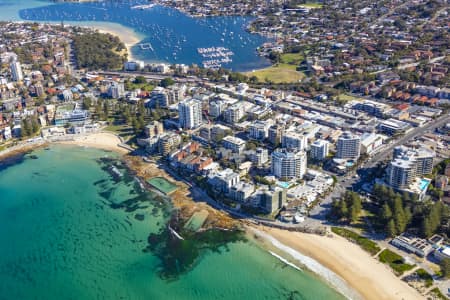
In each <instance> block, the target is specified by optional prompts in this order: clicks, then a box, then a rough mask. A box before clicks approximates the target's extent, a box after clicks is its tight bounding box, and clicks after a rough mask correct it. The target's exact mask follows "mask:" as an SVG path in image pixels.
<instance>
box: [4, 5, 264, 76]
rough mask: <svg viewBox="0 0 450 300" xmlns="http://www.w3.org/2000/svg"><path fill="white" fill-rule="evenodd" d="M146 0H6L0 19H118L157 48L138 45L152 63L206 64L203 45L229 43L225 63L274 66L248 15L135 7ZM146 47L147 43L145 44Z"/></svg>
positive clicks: (239, 67)
mask: <svg viewBox="0 0 450 300" xmlns="http://www.w3.org/2000/svg"><path fill="white" fill-rule="evenodd" d="M143 3H148V1H144V0H127V1H123V0H122V1H117V0H109V1H108V0H106V1H98V2H87V3H53V2H51V1H45V0H0V8H1V10H0V20H27V21H41V22H61V21H64V22H67V23H70V22H77V24H83V23H84V24H86V25H89V24H90V23H92V22H102V23H105V22H107V23H116V24H121V25H123V26H126V27H129V28H131V29H133V30H134V31H136V33H138V34H139V36H142V37H143V39H142V41H141V42H140V43H150V44H151V45H152V49H146V50H143V49H141V47H140V46H139V44H138V45H135V46H134V47H132V49H131V51H132V54H133V57H135V58H136V59H141V60H144V61H147V62H161V61H162V62H169V63H184V64H192V63H197V64H201V62H202V60H203V58H202V57H201V56H200V54H198V52H197V48H205V47H226V48H228V49H230V50H231V51H232V52H234V54H235V55H234V56H232V57H231V58H232V59H233V61H232V62H230V63H227V64H223V67H226V68H231V69H233V70H236V71H248V70H252V69H257V68H262V67H266V66H269V65H270V63H269V61H268V60H267V59H265V58H263V57H260V56H258V55H257V53H256V48H257V47H258V46H260V45H261V44H262V43H264V42H266V41H267V39H266V38H264V37H262V36H260V35H257V34H250V33H248V32H247V31H246V30H245V27H246V26H247V25H248V23H249V22H250V20H251V19H250V18H248V17H205V18H191V17H188V16H186V15H184V14H183V13H180V12H179V11H177V10H174V9H170V8H165V7H161V6H155V7H153V8H151V9H144V10H141V9H132V7H134V6H136V5H139V4H143ZM145 48H146V47H144V49H145Z"/></svg>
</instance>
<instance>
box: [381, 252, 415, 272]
mask: <svg viewBox="0 0 450 300" xmlns="http://www.w3.org/2000/svg"><path fill="white" fill-rule="evenodd" d="M378 258H379V259H380V261H381V262H382V263H385V264H388V265H389V266H390V267H391V268H392V269H393V270H394V272H395V273H396V274H397V275H402V274H403V273H404V272H406V271H409V270H411V269H412V268H414V266H415V265H410V264H405V263H404V262H403V257H401V256H400V255H398V254H397V253H394V252H392V251H391V250H389V249H385V250H383V252H381V253H380V255H379V257H378Z"/></svg>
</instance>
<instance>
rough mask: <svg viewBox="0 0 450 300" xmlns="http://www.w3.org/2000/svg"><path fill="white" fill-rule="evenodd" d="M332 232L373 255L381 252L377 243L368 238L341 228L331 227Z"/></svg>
mask: <svg viewBox="0 0 450 300" xmlns="http://www.w3.org/2000/svg"><path fill="white" fill-rule="evenodd" d="M331 231H333V232H334V233H336V234H338V235H340V236H342V237H344V238H346V239H348V240H350V241H352V242H354V243H356V244H358V245H359V246H361V248H363V249H364V250H365V251H367V252H369V253H370V254H372V255H375V254H377V253H378V252H379V251H380V250H381V249H380V247H378V245H377V243H375V242H374V241H371V240H369V239H368V238H365V237H363V236H360V235H359V234H357V233H356V232H353V231H351V230H348V229H344V228H339V227H331Z"/></svg>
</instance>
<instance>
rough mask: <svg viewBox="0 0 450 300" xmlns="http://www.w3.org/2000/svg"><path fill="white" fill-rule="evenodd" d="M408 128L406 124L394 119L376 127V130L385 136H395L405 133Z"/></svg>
mask: <svg viewBox="0 0 450 300" xmlns="http://www.w3.org/2000/svg"><path fill="white" fill-rule="evenodd" d="M410 127H411V126H409V124H408V123H406V122H403V121H399V120H395V119H387V120H384V121H382V122H381V123H380V124H379V125H378V130H379V131H380V132H382V133H385V134H387V135H395V134H402V133H405V132H406V131H407V130H408V129H409V128H410Z"/></svg>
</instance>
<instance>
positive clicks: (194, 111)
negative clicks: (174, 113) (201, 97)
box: [178, 99, 202, 129]
mask: <svg viewBox="0 0 450 300" xmlns="http://www.w3.org/2000/svg"><path fill="white" fill-rule="evenodd" d="M178 114H179V117H180V120H179V124H180V127H181V128H184V129H194V128H197V127H198V126H200V125H201V124H202V104H201V102H200V101H197V100H194V99H187V100H184V101H182V102H180V103H179V104H178Z"/></svg>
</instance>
